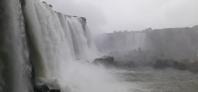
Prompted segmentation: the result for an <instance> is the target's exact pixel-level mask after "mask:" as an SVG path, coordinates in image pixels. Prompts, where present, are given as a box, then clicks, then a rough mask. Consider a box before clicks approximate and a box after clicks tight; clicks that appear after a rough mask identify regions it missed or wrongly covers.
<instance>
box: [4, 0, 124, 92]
mask: <svg viewBox="0 0 198 92" xmlns="http://www.w3.org/2000/svg"><path fill="white" fill-rule="evenodd" d="M0 6H1V7H0V12H3V13H2V14H1V15H2V16H0V20H1V21H0V23H1V25H0V28H1V30H2V31H1V34H0V35H1V36H0V37H1V39H0V42H1V44H0V46H1V48H0V53H1V54H0V55H1V58H0V63H1V66H0V71H1V73H2V74H1V76H0V80H1V81H0V91H1V92H2V91H3V92H32V91H33V85H36V83H37V81H38V80H45V81H48V80H50V81H55V82H56V83H57V84H59V85H60V88H61V90H62V91H63V92H125V91H126V88H125V87H122V86H121V85H119V84H118V83H117V82H116V81H115V80H114V77H113V76H112V75H110V74H109V73H108V72H107V71H106V70H105V69H104V68H102V67H96V66H94V65H92V64H90V63H89V62H91V61H93V60H94V58H96V56H97V54H96V50H95V47H94V45H93V43H92V41H91V36H90V33H89V31H88V28H87V26H86V19H85V18H82V17H75V16H68V15H63V14H61V13H58V12H55V11H53V10H52V9H51V7H49V5H47V4H46V3H43V2H40V1H38V0H20V1H19V0H1V1H0ZM21 7H22V8H21ZM6 9H8V10H6ZM23 18H24V19H23ZM31 76H32V77H31ZM31 84H32V85H31Z"/></svg>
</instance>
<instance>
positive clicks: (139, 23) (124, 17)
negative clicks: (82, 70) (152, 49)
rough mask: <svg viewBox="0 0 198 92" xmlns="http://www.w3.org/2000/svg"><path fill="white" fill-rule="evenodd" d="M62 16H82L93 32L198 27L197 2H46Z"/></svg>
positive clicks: (91, 0)
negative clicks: (63, 14) (62, 14)
mask: <svg viewBox="0 0 198 92" xmlns="http://www.w3.org/2000/svg"><path fill="white" fill-rule="evenodd" d="M45 1H47V2H48V3H50V4H52V5H53V7H54V9H56V10H57V11H60V12H63V13H65V14H70V15H77V16H84V17H86V18H87V20H88V24H89V28H90V29H91V30H92V32H94V33H103V32H113V31H114V30H141V29H145V28H148V27H151V28H167V27H186V26H193V25H197V24H198V0H45Z"/></svg>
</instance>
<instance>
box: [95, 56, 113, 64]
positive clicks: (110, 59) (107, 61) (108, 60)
mask: <svg viewBox="0 0 198 92" xmlns="http://www.w3.org/2000/svg"><path fill="white" fill-rule="evenodd" d="M93 63H94V64H102V65H105V66H112V65H115V64H116V63H115V61H114V58H113V57H111V56H103V57H101V58H97V59H95V60H94V62H93Z"/></svg>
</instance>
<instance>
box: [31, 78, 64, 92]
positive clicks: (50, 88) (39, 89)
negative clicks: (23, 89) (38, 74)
mask: <svg viewBox="0 0 198 92" xmlns="http://www.w3.org/2000/svg"><path fill="white" fill-rule="evenodd" d="M34 91H35V92H61V90H60V87H59V85H58V84H57V83H56V81H42V80H39V81H37V83H36V84H35V86H34Z"/></svg>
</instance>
